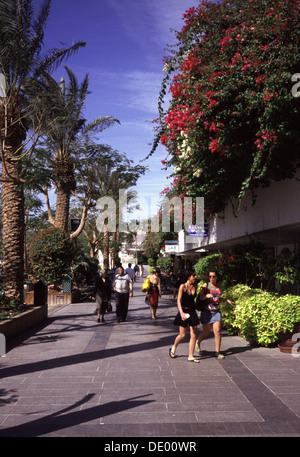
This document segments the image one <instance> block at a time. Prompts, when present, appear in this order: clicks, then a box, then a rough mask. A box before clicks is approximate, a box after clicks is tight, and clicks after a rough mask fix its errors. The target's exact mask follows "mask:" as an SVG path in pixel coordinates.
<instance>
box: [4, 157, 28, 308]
mask: <svg viewBox="0 0 300 457" xmlns="http://www.w3.org/2000/svg"><path fill="white" fill-rule="evenodd" d="M5 165H6V167H4V166H2V176H3V178H4V180H5V179H7V180H8V181H4V182H3V184H2V198H3V216H2V217H3V256H4V263H3V289H4V292H5V295H6V296H7V297H9V298H11V299H13V300H15V301H16V303H17V304H21V303H23V280H24V258H23V253H24V193H23V185H22V184H20V182H18V178H19V176H20V168H21V167H20V163H14V162H10V161H8V160H7V161H6V162H5ZM11 178H15V180H12V179H11Z"/></svg>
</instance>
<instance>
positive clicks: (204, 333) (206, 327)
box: [195, 324, 211, 352]
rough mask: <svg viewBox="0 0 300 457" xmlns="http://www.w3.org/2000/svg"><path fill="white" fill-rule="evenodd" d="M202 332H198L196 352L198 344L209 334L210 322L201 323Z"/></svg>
mask: <svg viewBox="0 0 300 457" xmlns="http://www.w3.org/2000/svg"><path fill="white" fill-rule="evenodd" d="M202 327H203V329H202V333H200V335H199V337H198V339H197V341H196V348H195V349H196V352H200V351H201V349H200V344H201V342H202V341H203V340H205V338H207V337H208V336H209V334H210V329H211V324H202Z"/></svg>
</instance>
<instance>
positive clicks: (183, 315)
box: [169, 272, 199, 363]
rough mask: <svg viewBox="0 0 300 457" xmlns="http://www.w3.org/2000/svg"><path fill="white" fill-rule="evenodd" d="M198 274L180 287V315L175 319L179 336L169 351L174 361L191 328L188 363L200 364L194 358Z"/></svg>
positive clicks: (191, 275) (193, 273)
mask: <svg viewBox="0 0 300 457" xmlns="http://www.w3.org/2000/svg"><path fill="white" fill-rule="evenodd" d="M195 282H196V273H195V272H192V273H190V274H189V275H188V277H187V281H186V282H185V283H183V284H181V285H180V286H179V290H178V297H177V306H178V314H177V315H176V317H175V320H174V325H177V326H178V327H179V335H177V337H176V338H175V341H174V344H173V346H172V347H171V348H170V349H169V356H170V357H171V358H172V359H173V358H175V357H176V355H175V354H176V349H177V346H178V345H179V344H180V343H181V342H182V341H183V340H184V338H185V336H186V332H187V328H188V327H189V328H190V341H189V355H188V361H189V362H194V363H199V360H198V359H195V357H194V349H195V344H196V338H197V326H198V325H199V318H198V315H197V312H196V309H195V297H196V285H195Z"/></svg>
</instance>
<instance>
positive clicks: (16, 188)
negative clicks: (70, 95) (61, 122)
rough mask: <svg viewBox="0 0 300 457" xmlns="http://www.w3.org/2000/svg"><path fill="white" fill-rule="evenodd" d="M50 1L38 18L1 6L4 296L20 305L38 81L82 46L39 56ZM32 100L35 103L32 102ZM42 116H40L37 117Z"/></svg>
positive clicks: (23, 6) (14, 5) (14, 0)
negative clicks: (27, 160)
mask: <svg viewBox="0 0 300 457" xmlns="http://www.w3.org/2000/svg"><path fill="white" fill-rule="evenodd" d="M50 4H51V0H45V1H44V3H43V5H42V7H41V10H40V12H39V14H38V15H35V13H34V10H33V1H32V0H5V1H4V0H1V1H0V74H1V80H0V91H1V92H0V152H1V168H2V176H1V181H2V192H3V253H4V265H3V273H4V282H3V288H4V292H5V294H6V295H7V296H8V297H10V298H12V299H14V300H15V301H16V302H17V303H22V302H23V274H24V258H23V252H24V193H23V184H24V176H23V167H22V159H23V158H24V157H25V155H28V154H30V153H31V152H32V150H33V147H34V145H35V143H36V141H37V138H38V137H39V135H40V132H41V128H42V123H43V120H44V116H43V114H44V113H42V112H41V110H40V109H39V114H40V116H39V122H38V123H37V122H36V118H35V115H34V114H35V111H36V108H37V107H38V106H39V104H40V101H41V99H42V98H43V93H44V92H43V84H42V83H41V79H40V77H41V75H42V74H43V72H45V71H48V72H49V71H53V69H54V68H56V67H57V66H58V65H60V64H61V62H62V61H63V59H65V58H67V57H69V56H70V55H72V54H73V53H74V52H76V51H77V50H78V49H79V48H81V47H84V46H85V44H86V43H85V42H77V43H76V44H74V45H73V46H71V47H69V48H62V49H53V50H50V51H48V52H45V53H42V46H43V37H44V27H45V23H46V21H47V18H48V15H49V11H50ZM33 94H35V97H34V98H33ZM41 114H42V115H41Z"/></svg>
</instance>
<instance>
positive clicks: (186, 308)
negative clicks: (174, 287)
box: [169, 271, 234, 363]
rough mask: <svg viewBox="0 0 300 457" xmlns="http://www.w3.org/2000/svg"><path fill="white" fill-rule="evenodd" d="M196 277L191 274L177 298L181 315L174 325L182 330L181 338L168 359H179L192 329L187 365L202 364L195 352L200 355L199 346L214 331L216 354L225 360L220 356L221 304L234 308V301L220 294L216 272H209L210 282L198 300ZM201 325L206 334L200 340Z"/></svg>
mask: <svg viewBox="0 0 300 457" xmlns="http://www.w3.org/2000/svg"><path fill="white" fill-rule="evenodd" d="M196 277H197V275H196V273H195V272H191V273H190V274H189V275H188V277H187V281H186V282H185V283H183V284H181V285H180V287H179V290H178V296H177V307H178V314H177V315H176V317H175V320H174V325H177V326H178V327H179V334H178V335H177V337H176V338H175V341H174V344H173V346H172V347H171V348H170V349H169V356H170V357H171V358H175V357H176V350H177V347H178V345H179V344H180V343H181V342H182V341H183V340H184V338H185V336H186V333H187V328H188V327H189V328H190V341H189V355H188V361H189V362H194V363H199V362H200V361H199V359H196V358H195V357H194V351H195V350H196V352H198V353H199V354H200V352H201V349H200V344H201V342H202V341H203V340H204V339H205V338H207V337H208V336H209V334H210V331H211V328H213V332H214V336H215V354H216V357H217V358H218V359H223V358H224V355H223V354H220V347H221V326H222V324H221V312H220V302H221V301H227V302H228V303H230V304H231V305H233V304H234V303H233V302H232V301H231V300H226V299H224V298H222V297H221V290H220V287H219V286H218V284H217V281H218V276H217V273H216V272H215V271H210V272H209V280H208V282H205V283H204V284H203V285H202V287H201V288H200V292H199V295H198V296H196V294H197V290H196ZM197 302H198V303H201V302H203V303H202V310H201V315H200V321H199V318H198V314H197ZM200 322H201V324H202V327H203V331H202V333H201V334H200V335H199V337H198V339H197V327H198V325H199V323H200Z"/></svg>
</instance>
